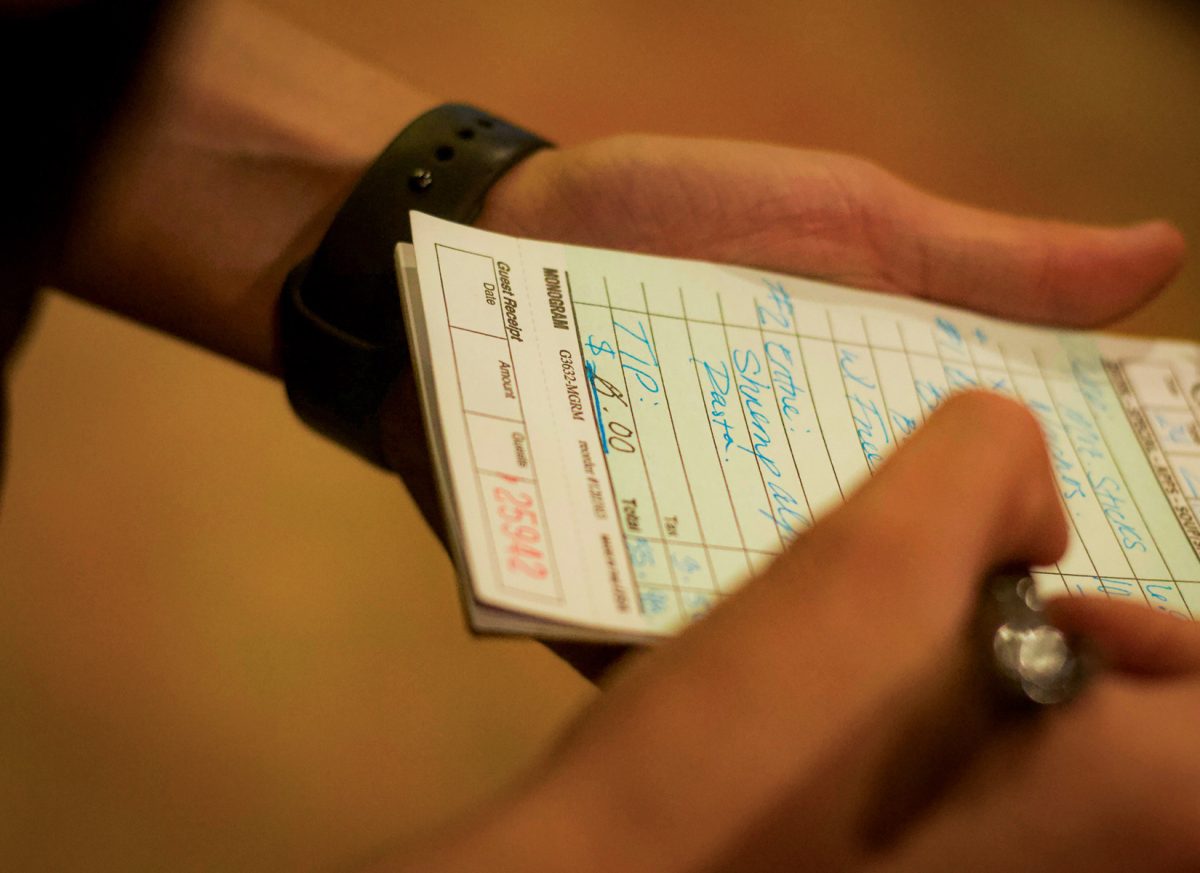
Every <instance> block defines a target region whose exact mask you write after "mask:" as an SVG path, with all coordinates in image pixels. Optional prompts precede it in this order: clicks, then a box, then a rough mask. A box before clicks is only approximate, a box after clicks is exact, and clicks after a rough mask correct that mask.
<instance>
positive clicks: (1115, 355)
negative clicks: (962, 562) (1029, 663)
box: [397, 213, 1200, 641]
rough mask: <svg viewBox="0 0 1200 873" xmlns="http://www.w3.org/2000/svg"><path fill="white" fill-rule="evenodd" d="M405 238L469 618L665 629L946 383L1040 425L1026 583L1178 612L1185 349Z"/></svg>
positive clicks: (578, 633) (823, 289)
mask: <svg viewBox="0 0 1200 873" xmlns="http://www.w3.org/2000/svg"><path fill="white" fill-rule="evenodd" d="M412 227H413V238H414V241H415V243H414V245H413V246H405V245H401V246H399V247H398V249H397V263H398V265H399V274H400V277H401V281H402V285H403V288H402V294H403V298H404V303H405V307H406V313H407V316H408V324H409V334H410V340H411V345H412V349H413V355H414V361H415V365H416V369H417V375H418V381H419V384H420V386H421V392H422V402H423V405H424V413H425V421H426V426H427V428H428V431H429V434H430V438H431V440H430V441H431V444H432V445H433V451H434V456H435V465H436V467H437V472H438V475H439V478H440V486H441V495H442V500H443V508H444V509H445V512H446V514H447V518H448V519H449V528H450V536H451V540H452V542H451V546H452V550H453V552H454V556H455V560H456V563H457V566H458V571H459V576H460V579H461V580H462V584H463V591H464V595H465V596H464V600H465V602H466V604H467V609H468V613H469V617H470V620H471V622H472V624H473V626H475V627H476V628H477V629H479V630H484V631H501V632H515V633H530V634H535V635H539V636H548V637H561V638H568V639H594V640H608V641H615V640H630V641H633V640H642V639H647V638H652V637H656V636H661V635H664V634H670V633H672V632H675V631H677V630H678V629H679V628H680V627H681V626H683V625H685V624H686V623H688V622H690V621H692V620H694V619H696V618H699V617H701V616H703V615H704V614H705V613H706V612H707V611H708V610H709V609H711V608H712V607H713V605H715V604H716V603H717V602H718V601H720V600H721V598H723V597H726V596H728V595H729V594H730V593H731V592H733V591H734V590H736V588H737V587H738V586H739V585H740V584H741V583H742V582H744V581H745V580H746V579H747V578H748V577H749V576H750V575H752V574H753V573H754V571H755V570H756V569H758V568H760V567H762V566H763V565H764V564H765V563H767V562H769V561H770V560H772V558H774V557H775V556H776V555H778V554H779V553H780V552H781V551H782V550H783V549H784V548H785V547H786V546H787V544H788V542H789V541H790V540H791V539H793V538H794V537H796V536H798V535H799V534H801V533H803V532H804V531H805V530H806V529H807V528H809V527H810V526H811V525H812V524H813V522H814V520H816V519H818V518H820V517H821V515H822V514H823V513H825V512H827V511H829V510H830V509H831V508H832V507H834V506H836V505H837V504H839V503H840V502H841V501H842V500H844V499H845V498H846V497H847V496H849V495H850V494H851V493H852V492H853V491H854V489H855V488H856V487H857V486H858V485H859V484H860V483H861V482H862V481H863V480H864V479H865V478H866V477H868V476H870V475H871V474H872V472H873V471H874V470H875V469H876V468H877V467H878V466H879V464H880V463H881V462H882V461H883V459H884V458H886V457H887V455H888V454H889V453H890V452H891V451H893V450H894V449H895V448H896V446H898V445H899V444H900V443H902V442H904V440H905V439H907V438H908V436H909V435H910V434H912V433H913V432H914V431H915V430H916V429H917V428H918V427H920V425H921V423H922V422H923V421H924V420H925V419H926V417H928V416H929V414H930V413H931V412H932V411H933V410H934V409H936V408H937V406H938V405H939V404H940V403H942V402H943V401H944V400H945V399H946V398H947V397H949V396H950V395H951V394H953V393H955V392H956V391H962V390H967V389H985V390H989V391H995V392H999V393H1001V394H1005V395H1008V396H1010V397H1013V398H1016V399H1018V400H1020V401H1022V402H1024V403H1025V404H1026V406H1027V407H1028V408H1029V409H1030V410H1032V412H1033V413H1034V415H1035V416H1036V417H1037V419H1038V421H1039V422H1040V423H1041V426H1042V430H1043V432H1044V434H1045V437H1046V441H1047V445H1048V447H1049V451H1050V455H1051V461H1052V464H1053V468H1054V471H1055V475H1056V477H1057V481H1058V485H1059V490H1060V493H1061V496H1062V501H1063V506H1064V508H1065V510H1066V513H1067V517H1068V518H1069V519H1070V522H1071V524H1070V547H1069V548H1068V550H1067V552H1066V554H1065V555H1064V556H1063V558H1062V560H1060V561H1059V562H1058V563H1057V564H1055V565H1053V566H1046V567H1039V568H1036V571H1035V573H1034V575H1035V578H1036V579H1037V581H1038V584H1039V589H1040V590H1041V592H1042V593H1043V594H1045V595H1048V596H1049V595H1054V594H1070V595H1076V596H1097V597H1110V598H1123V599H1128V600H1131V601H1138V602H1142V603H1145V604H1146V605H1148V606H1150V607H1151V608H1154V609H1158V610H1162V611H1165V612H1169V613H1171V614H1174V615H1177V616H1179V617H1181V618H1187V619H1192V618H1197V617H1200V522H1198V519H1200V345H1196V344H1192V343H1183V342H1173V341H1151V340H1140V339H1129V338H1121V337H1113V336H1105V335H1100V334H1091V333H1081V332H1069V331H1060V330H1050V329H1044V328H1038V327H1031V326H1028V325H1018V324H1013V323H1009V322H1004V321H999V320H997V319H993V318H988V317H985V316H981V315H978V314H975V313H971V312H967V311H964V310H960V309H954V308H951V307H946V306H940V305H936V304H931V303H928V302H923V301H917V300H912V299H906V298H897V297H891V296H886V295H882V294H877V293H870V292H865V291H858V290H853V289H849V288H842V287H837V286H834V285H830V284H826V283H822V282H817V281H813V280H810V279H803V278H796V277H790V276H780V275H773V274H769V273H764V272H762V271H760V270H751V269H745V268H738V267H730V266H721V265H716V264H708V263H701V262H696V261H685V260H677V259H670V258H659V257H651V256H647V255H641V254H630V253H622V252H613V251H603V250H597V249H589V248H582V247H577V246H568V245H562V244H557V243H546V242H536V241H532V240H526V239H516V238H513V237H507V236H501V235H497V234H493V233H487V232H485V231H481V230H478V229H475V228H471V227H464V226H461V225H456V224H451V223H448V222H444V221H441V220H438V219H434V218H431V217H429V216H426V215H422V214H420V213H413V215H412ZM981 461H986V459H981ZM801 584H803V581H801ZM861 596H862V597H863V598H868V597H869V596H870V594H869V592H861Z"/></svg>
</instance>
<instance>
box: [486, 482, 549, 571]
mask: <svg viewBox="0 0 1200 873" xmlns="http://www.w3.org/2000/svg"><path fill="white" fill-rule="evenodd" d="M492 511H493V512H495V513H496V518H497V519H498V520H499V529H500V536H501V537H502V539H503V542H501V543H500V544H499V548H500V549H501V550H502V551H503V552H506V553H507V557H508V569H509V570H511V571H513V572H514V573H520V574H521V575H523V576H528V577H529V578H530V579H545V578H546V576H548V575H549V573H550V571H549V570H547V569H546V555H545V553H544V552H543V551H542V548H541V546H542V530H541V526H540V522H539V521H538V516H537V513H536V512H534V509H533V495H532V494H530V493H529V492H527V491H523V490H521V489H520V488H519V487H518V486H516V485H513V486H511V487H505V486H503V485H497V486H496V487H495V488H493V489H492Z"/></svg>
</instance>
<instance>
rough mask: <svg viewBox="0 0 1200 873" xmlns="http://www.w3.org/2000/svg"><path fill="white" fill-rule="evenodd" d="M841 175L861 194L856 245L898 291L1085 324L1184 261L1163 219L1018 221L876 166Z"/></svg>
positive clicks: (1143, 292)
mask: <svg viewBox="0 0 1200 873" xmlns="http://www.w3.org/2000/svg"><path fill="white" fill-rule="evenodd" d="M843 172H847V173H851V174H855V173H857V174H858V175H860V176H861V177H862V178H861V179H859V180H858V181H857V182H852V183H847V184H846V187H847V189H849V190H851V191H855V192H857V194H858V196H859V197H861V198H862V199H863V202H861V203H860V204H859V208H860V209H861V212H862V215H863V219H862V224H863V227H864V229H865V230H864V237H865V238H864V242H865V243H866V245H867V246H868V247H869V250H870V251H872V252H874V253H875V256H876V257H877V259H878V260H877V262H876V269H877V272H878V274H879V278H880V279H881V280H882V281H883V282H884V283H886V284H887V285H890V286H891V287H892V289H893V290H896V291H899V292H902V293H906V294H912V295H915V296H919V297H929V298H931V299H935V300H939V301H942V302H945V303H950V304H954V305H957V306H963V307H967V308H970V309H975V310H978V311H981V312H987V313H992V314H995V315H1000V316H1004V317H1007V318H1015V319H1020V320H1025V321H1040V322H1046V323H1049V324H1061V325H1075V326H1090V325H1095V324H1099V323H1102V322H1106V321H1111V320H1112V319H1114V318H1117V317H1119V316H1121V315H1124V314H1126V313H1128V312H1129V311H1131V310H1133V309H1135V308H1137V307H1138V306H1139V305H1141V304H1142V303H1144V302H1145V301H1146V300H1147V299H1149V298H1150V297H1152V296H1153V295H1154V294H1155V293H1156V292H1158V291H1159V290H1160V289H1161V288H1162V287H1163V286H1164V285H1166V283H1167V282H1168V281H1170V279H1171V277H1172V276H1174V274H1175V273H1176V272H1177V271H1178V269H1179V267H1180V265H1181V263H1182V260H1183V255H1184V249H1185V245H1184V241H1183V238H1182V236H1181V235H1180V233H1179V232H1178V231H1177V230H1176V229H1175V228H1174V227H1172V226H1171V225H1170V224H1167V223H1166V222H1162V221H1155V222H1147V223H1144V224H1138V225H1135V226H1132V227H1125V228H1107V227H1086V226H1082V225H1075V224H1068V223H1064V222H1057V221H1044V220H1038V219H1032V218H1017V217H1014V216H1010V215H1003V214H1001V213H997V212H991V211H988V210H983V209H977V208H973V207H969V206H964V205H962V204H958V203H954V202H951V201H949V200H944V199H942V198H939V197H935V196H932V195H930V194H927V193H925V192H923V191H920V190H918V189H917V188H914V187H913V186H911V185H908V184H907V183H905V182H902V181H900V180H899V179H896V178H895V177H893V176H891V175H889V174H887V173H884V172H882V171H880V170H876V169H874V168H863V167H862V166H861V165H856V164H852V165H851V168H850V169H847V170H844V171H843ZM867 198H870V202H866V200H867Z"/></svg>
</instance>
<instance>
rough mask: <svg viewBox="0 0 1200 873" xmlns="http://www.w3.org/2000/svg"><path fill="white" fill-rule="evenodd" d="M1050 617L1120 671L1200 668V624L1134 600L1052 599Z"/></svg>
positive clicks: (1162, 673)
mask: <svg viewBox="0 0 1200 873" xmlns="http://www.w3.org/2000/svg"><path fill="white" fill-rule="evenodd" d="M1046 611H1047V614H1048V615H1049V617H1050V620H1051V621H1053V622H1054V623H1055V624H1056V625H1058V627H1059V628H1060V629H1061V630H1063V631H1065V632H1067V633H1069V634H1076V635H1078V636H1081V637H1084V638H1086V639H1087V640H1088V641H1089V642H1091V644H1092V645H1093V646H1095V647H1096V649H1097V650H1098V651H1099V654H1100V657H1101V659H1102V660H1103V661H1104V663H1105V664H1106V665H1107V666H1108V667H1110V668H1112V669H1115V670H1119V671H1122V672H1126V673H1137V674H1143V675H1152V676H1161V677H1167V676H1175V675H1179V674H1183V673H1200V627H1197V626H1196V625H1195V624H1194V623H1192V622H1191V621H1184V620H1180V618H1179V617H1177V616H1174V615H1165V614H1163V613H1161V612H1155V611H1152V610H1150V609H1147V608H1146V607H1144V606H1140V605H1137V604H1133V603H1121V602H1118V601H1112V600H1100V599H1096V598H1090V597H1079V598H1066V597H1060V598H1056V599H1054V600H1051V601H1050V602H1049V603H1048V604H1047V605H1046Z"/></svg>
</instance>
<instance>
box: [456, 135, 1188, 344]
mask: <svg viewBox="0 0 1200 873" xmlns="http://www.w3.org/2000/svg"><path fill="white" fill-rule="evenodd" d="M477 223H478V224H479V225H480V226H482V227H486V228H489V229H494V230H499V231H501V232H504V233H512V234H516V235H521V236H529V237H533V238H536V239H551V240H558V241H562V242H570V243H579V244H584V245H593V246H602V247H608V248H617V249H629V250H634V251H646V252H652V253H655V254H661V255H675V256H680V257H688V258H699V259H702V260H707V261H717V262H723V263H735V264H744V265H747V266H756V267H761V268H764V269H769V270H775V271H778V272H782V273H791V274H797V275H804V276H810V277H814V278H821V279H828V280H831V281H834V282H839V283H842V284H847V285H851V286H855V287H860V288H870V289H876V290H880V291H890V292H894V293H898V294H908V295H913V296H916V297H925V298H931V299H934V300H938V301H941V302H943V303H950V304H954V305H957V306H964V307H967V308H970V309H975V310H978V311H980V312H986V313H989V314H993V315H999V316H1002V317H1004V318H1012V319H1019V320H1025V321H1036V322H1043V323H1047V324H1061V325H1075V326H1081V327H1083V326H1092V325H1097V324H1101V323H1103V322H1106V321H1111V320H1112V319H1114V318H1117V317H1119V316H1121V315H1123V314H1125V313H1127V312H1129V311H1130V310H1132V309H1135V308H1136V307H1137V306H1139V305H1140V304H1141V303H1143V302H1145V300H1146V299H1148V298H1149V297H1150V296H1152V295H1153V293H1154V292H1155V291H1157V290H1158V289H1160V288H1161V287H1162V286H1163V285H1164V284H1165V283H1166V282H1167V281H1168V280H1169V279H1170V278H1171V276H1172V275H1173V274H1174V273H1175V272H1176V270H1177V269H1178V268H1179V265H1180V262H1181V259H1182V255H1183V248H1184V246H1183V241H1182V238H1181V236H1180V235H1179V233H1178V231H1176V230H1175V229H1174V228H1172V227H1170V226H1169V225H1167V224H1165V223H1163V222H1153V223H1149V224H1143V225H1138V226H1136V227H1132V228H1127V229H1102V228H1086V227H1082V226H1078V225H1069V224H1062V223H1058V222H1050V221H1038V220H1032V219H1023V218H1014V217H1011V216H1006V215H1001V214H998V213H994V212H987V211H984V210H981V209H974V208H970V207H966V206H960V205H958V204H954V203H951V202H948V201H945V200H941V199H939V198H937V197H933V196H931V195H929V194H926V193H924V192H922V191H920V190H918V189H916V188H914V187H912V186H911V185H908V184H906V183H905V182H902V181H901V180H899V179H897V178H896V177H894V176H892V175H890V174H889V173H887V172H885V171H883V170H880V169H879V168H877V167H876V166H874V165H872V164H870V163H868V162H866V161H863V160H859V159H857V158H852V157H848V156H845V155H837V154H829V153H823V152H812V151H800V150H797V149H791V148H783V147H779V146H771V145H762V144H754V143H738V142H721V141H702V140H689V139H675V138H668V137H648V136H647V137H643V136H625V137H618V138H614V139H607V140H602V141H599V142H595V143H591V144H588V145H583V146H578V147H573V148H565V149H557V150H547V151H543V152H539V153H537V154H535V155H533V156H532V157H530V158H528V159H527V160H526V161H524V162H523V163H521V164H519V165H518V166H517V167H516V168H514V170H512V171H511V172H510V173H508V174H507V175H506V176H505V177H504V178H502V179H501V180H500V183H499V184H498V185H497V186H496V187H495V188H494V189H493V190H492V192H491V194H490V196H489V198H488V200H487V202H486V204H485V209H484V211H483V214H482V215H481V216H480V219H479V221H478V222H477Z"/></svg>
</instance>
